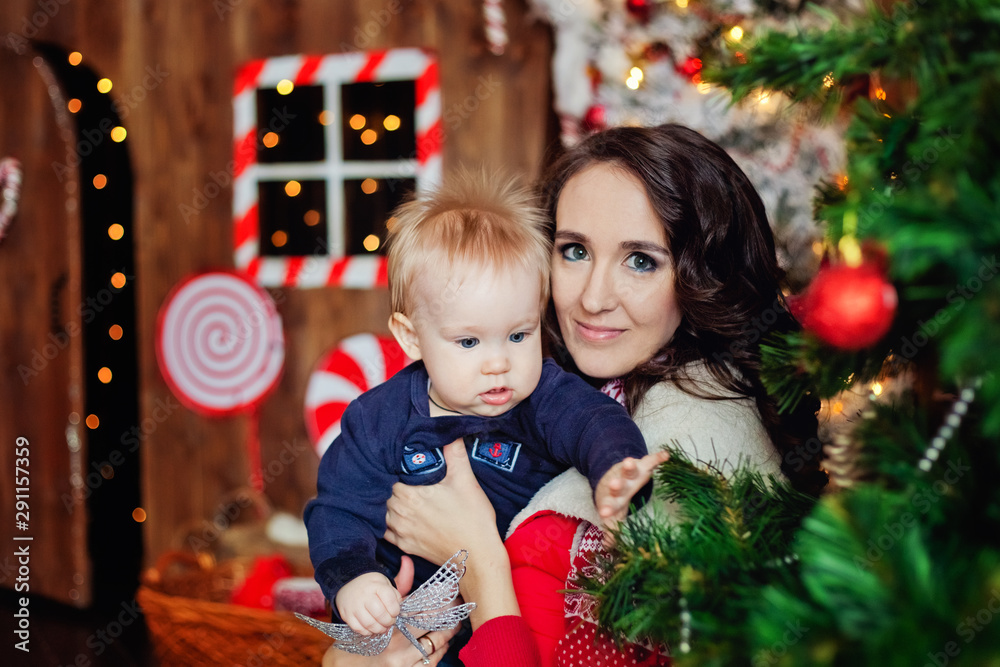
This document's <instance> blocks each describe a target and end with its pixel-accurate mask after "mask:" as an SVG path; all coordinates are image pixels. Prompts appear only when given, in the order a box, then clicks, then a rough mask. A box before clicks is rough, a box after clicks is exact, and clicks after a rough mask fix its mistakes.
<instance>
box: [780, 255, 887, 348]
mask: <svg viewBox="0 0 1000 667" xmlns="http://www.w3.org/2000/svg"><path fill="white" fill-rule="evenodd" d="M898 301H899V300H898V298H897V296H896V288H894V287H893V286H892V283H890V282H889V281H888V280H886V277H885V272H884V271H883V270H882V268H881V267H879V266H878V265H877V264H875V263H864V264H862V265H861V266H856V267H852V266H847V265H845V264H837V265H831V266H827V267H825V268H821V269H820V271H819V273H817V274H816V278H815V279H814V280H813V281H812V283H811V284H810V285H809V287H808V289H807V290H806V292H805V293H804V294H803V295H802V296H801V297H799V298H798V299H797V300H796V303H795V306H794V308H793V312H796V313H797V314H798V315H799V317H800V320H801V321H802V328H803V329H805V330H806V331H811V332H812V333H814V334H816V336H818V337H819V338H820V339H821V340H822V341H824V342H825V343H828V344H830V345H832V346H834V347H838V348H840V349H843V350H860V349H863V348H866V347H869V346H871V345H874V344H875V343H877V342H878V341H879V340H881V338H882V337H883V336H884V335H885V334H886V332H887V331H889V327H890V326H891V325H892V319H893V317H894V316H895V314H896V305H897V304H898Z"/></svg>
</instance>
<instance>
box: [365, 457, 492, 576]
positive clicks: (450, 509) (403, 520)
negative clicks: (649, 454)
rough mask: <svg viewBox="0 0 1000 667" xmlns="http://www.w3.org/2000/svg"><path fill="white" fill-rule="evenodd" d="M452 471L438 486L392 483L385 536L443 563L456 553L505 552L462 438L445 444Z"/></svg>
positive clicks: (420, 554) (473, 554)
mask: <svg viewBox="0 0 1000 667" xmlns="http://www.w3.org/2000/svg"><path fill="white" fill-rule="evenodd" d="M444 460H445V462H446V464H447V466H448V474H447V476H445V478H444V479H443V480H442V481H441V482H440V483H438V484H433V485H431V486H413V485H409V484H403V483H396V484H395V485H393V487H392V497H391V498H390V499H389V502H388V505H387V509H386V515H385V522H386V526H387V530H386V532H385V539H387V540H388V541H389V542H392V543H393V544H395V545H396V546H397V547H399V548H400V549H402V550H403V551H405V552H406V553H409V554H414V555H416V556H421V557H423V558H426V559H427V560H429V561H431V562H432V563H435V564H438V565H440V564H442V563H444V562H445V561H446V560H448V559H449V558H451V557H452V556H453V555H454V554H455V552H456V551H458V550H460V549H466V550H467V551H468V552H469V556H470V558H475V557H476V555H477V554H478V555H479V556H480V557H482V555H483V554H486V553H491V552H495V550H497V549H500V550H501V551H502V550H503V541H502V539H501V538H500V535H499V534H498V532H497V527H496V512H495V511H494V510H493V505H491V504H490V501H489V499H488V498H487V497H486V494H485V493H483V490H482V489H481V488H480V486H479V482H478V481H476V477H475V475H473V473H472V466H471V464H470V463H469V455H468V454H467V453H466V451H465V443H464V442H463V441H462V440H461V439H459V440H456V441H455V442H453V443H451V444H450V445H446V446H445V447H444Z"/></svg>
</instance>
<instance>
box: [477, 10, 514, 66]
mask: <svg viewBox="0 0 1000 667" xmlns="http://www.w3.org/2000/svg"><path fill="white" fill-rule="evenodd" d="M483 21H484V24H485V26H484V27H485V32H486V41H487V42H488V43H489V45H490V51H492V52H493V53H494V54H495V55H498V56H499V55H501V54H503V52H504V49H506V48H507V42H508V41H509V39H508V36H507V15H506V13H505V12H504V10H503V2H502V0H483Z"/></svg>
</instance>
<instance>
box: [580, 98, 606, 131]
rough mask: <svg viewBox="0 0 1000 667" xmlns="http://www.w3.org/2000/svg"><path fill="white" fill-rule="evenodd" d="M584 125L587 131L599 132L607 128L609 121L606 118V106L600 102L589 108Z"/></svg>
mask: <svg viewBox="0 0 1000 667" xmlns="http://www.w3.org/2000/svg"><path fill="white" fill-rule="evenodd" d="M582 126H583V129H584V130H586V131H587V132H599V131H601V130H603V129H605V128H607V126H608V125H607V121H606V120H605V118H604V107H603V106H601V105H600V104H595V105H593V106H591V107H590V108H589V109H587V113H585V114H584V115H583V121H582Z"/></svg>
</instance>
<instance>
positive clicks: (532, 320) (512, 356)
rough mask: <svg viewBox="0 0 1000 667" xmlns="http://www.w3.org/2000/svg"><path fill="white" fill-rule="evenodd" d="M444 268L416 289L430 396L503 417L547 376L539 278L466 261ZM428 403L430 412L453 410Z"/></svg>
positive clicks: (423, 279)
mask: <svg viewBox="0 0 1000 667" xmlns="http://www.w3.org/2000/svg"><path fill="white" fill-rule="evenodd" d="M445 268H446V270H444V271H441V272H440V273H437V275H430V274H429V273H427V274H423V275H421V276H420V277H419V279H418V281H419V282H418V284H417V285H416V289H415V290H414V293H413V296H414V298H415V300H416V301H417V308H416V309H415V311H414V316H413V318H412V321H413V326H414V328H415V330H416V333H417V338H418V340H419V344H420V352H421V357H422V358H423V360H424V364H425V365H426V367H427V373H428V374H429V375H430V378H431V388H430V397H431V399H432V400H433V401H434V402H436V403H437V404H438V405H440V406H441V407H443V408H445V410H450V411H454V412H459V413H461V414H466V415H480V416H484V417H495V416H496V415H501V414H503V413H505V412H507V411H508V410H510V409H511V408H513V407H514V406H516V405H517V404H518V403H520V402H521V401H523V400H524V399H526V398H527V397H528V396H529V395H530V394H531V392H532V391H534V390H535V387H536V386H537V385H538V380H539V378H540V377H541V374H542V344H541V329H540V324H541V312H540V311H541V306H540V304H541V289H542V284H541V281H542V278H541V275H540V274H538V273H528V272H526V271H524V270H521V269H510V270H503V269H500V270H498V269H496V268H483V267H479V266H475V265H468V264H455V265H452V266H450V267H445ZM429 407H430V410H431V415H434V416H438V415H444V414H450V413H448V412H445V411H443V410H441V409H439V408H437V406H435V405H434V404H433V403H432V404H431V405H430V406H429Z"/></svg>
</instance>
